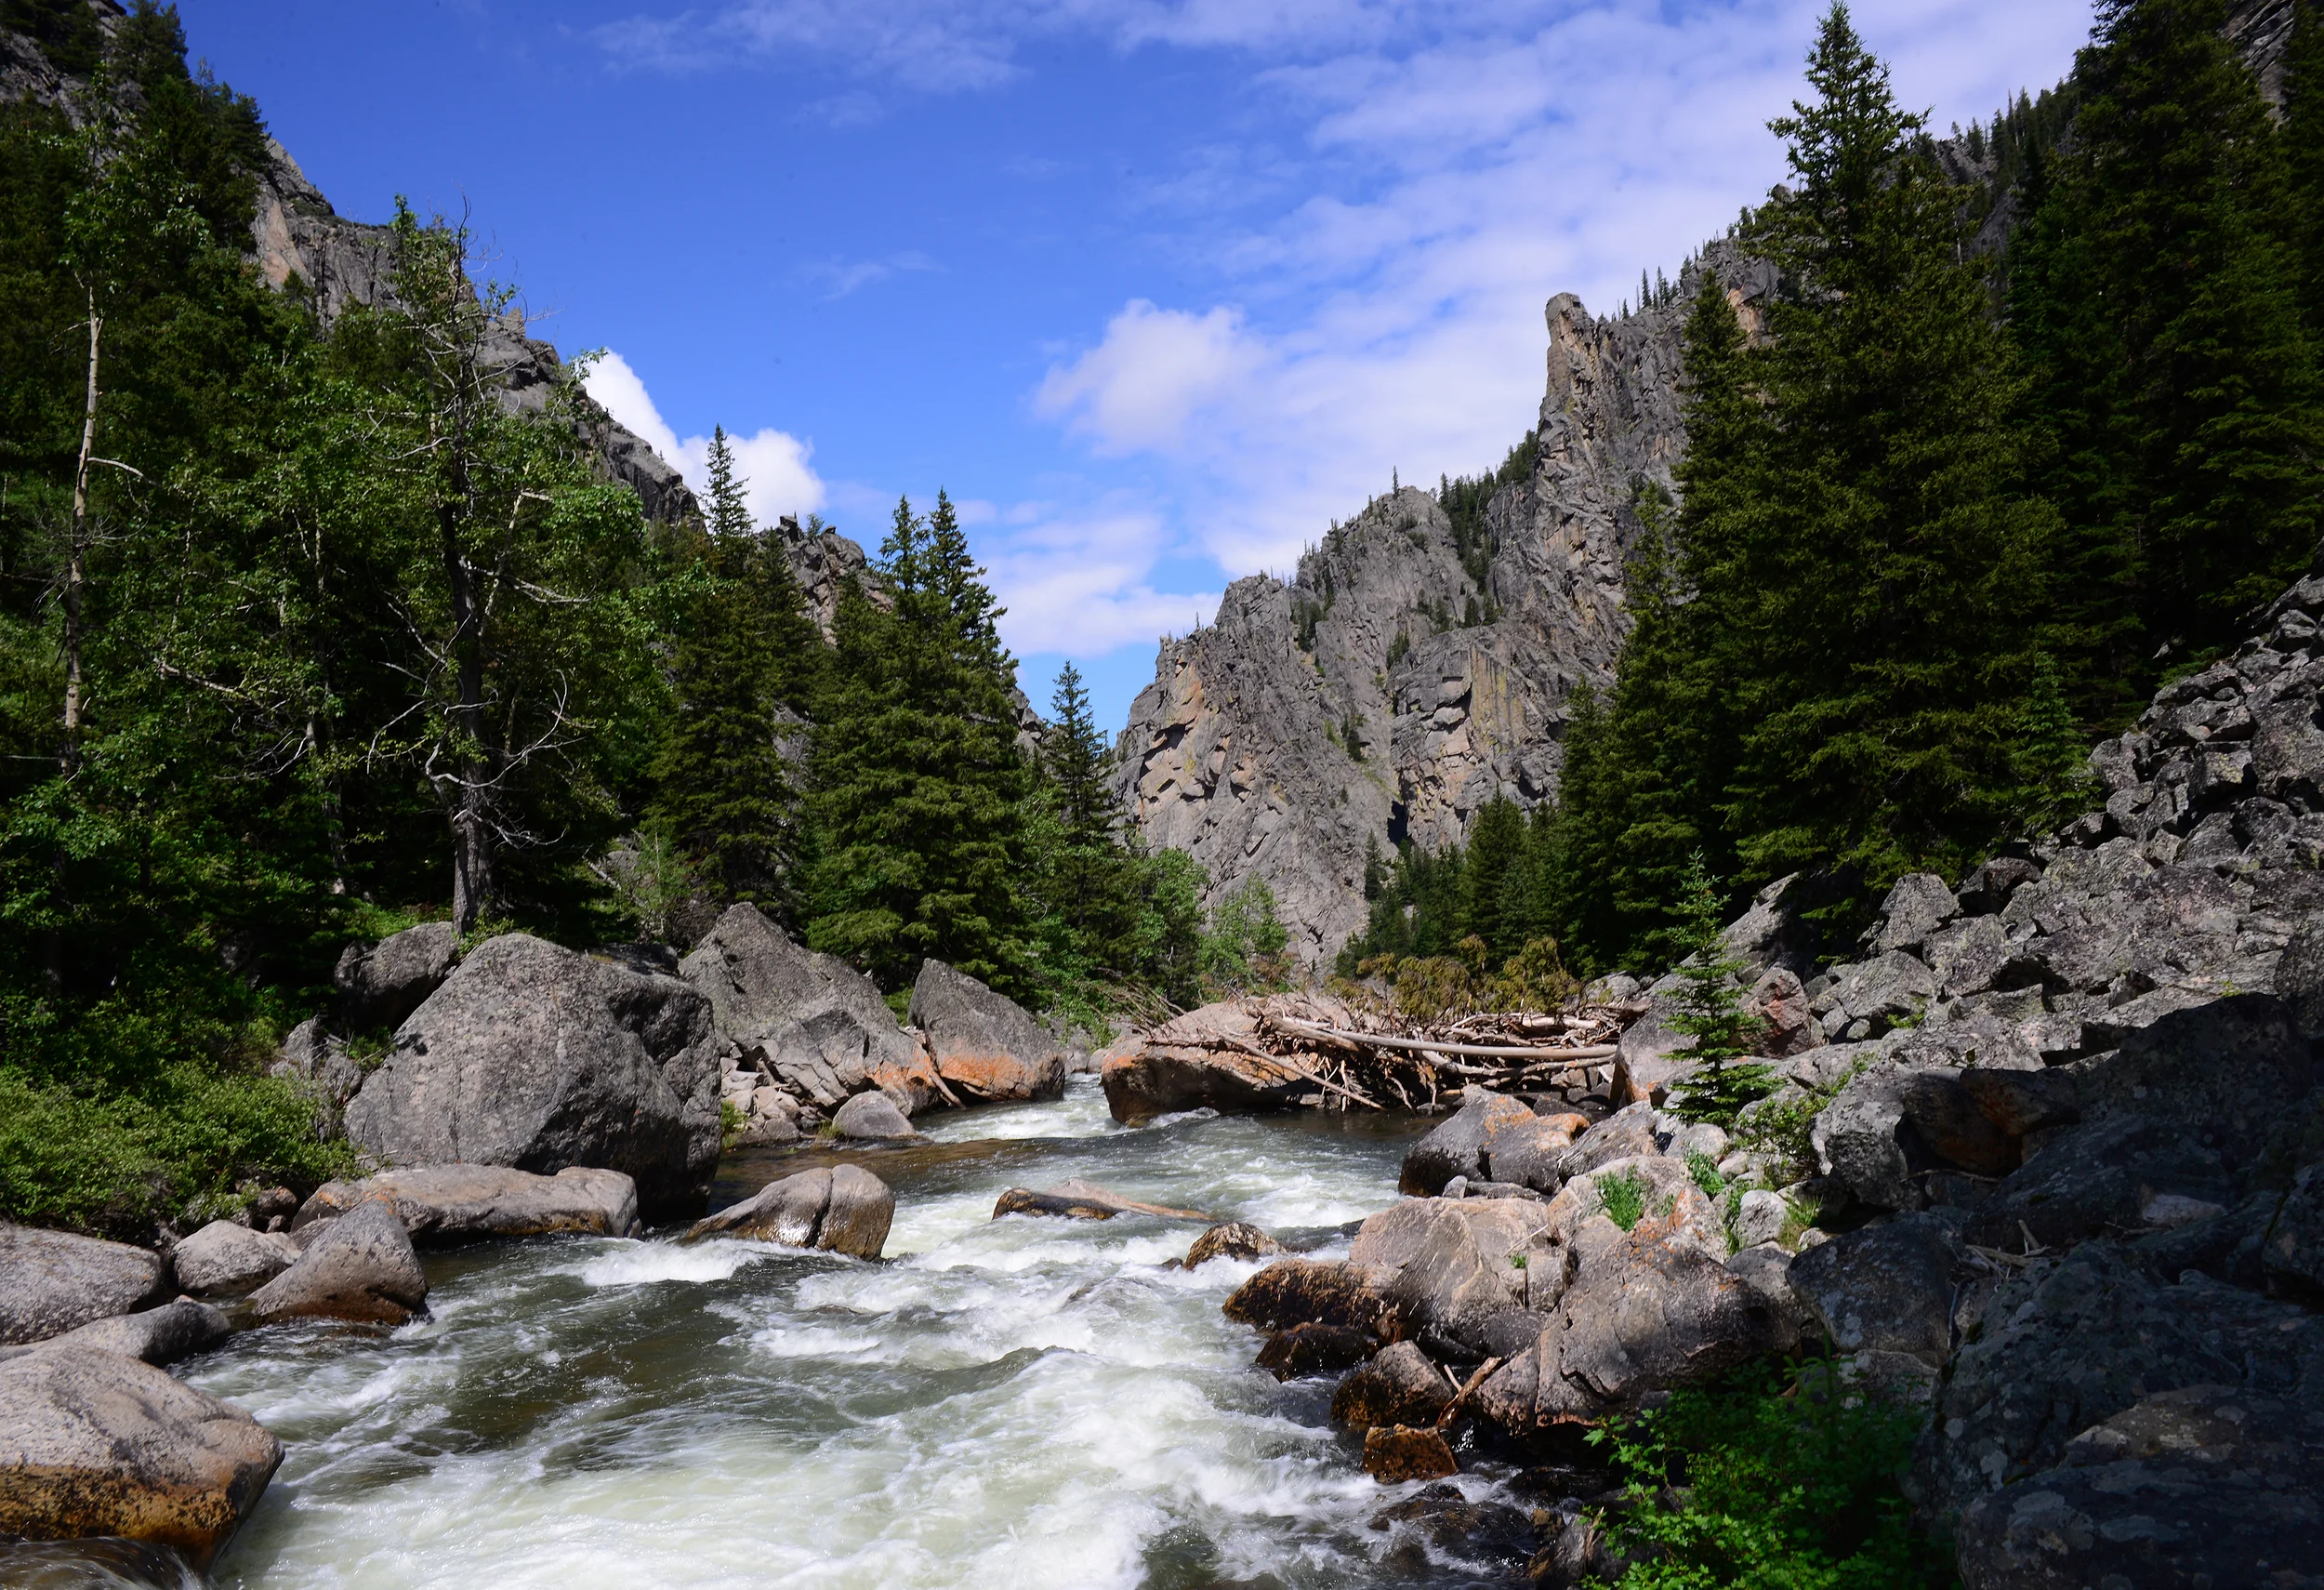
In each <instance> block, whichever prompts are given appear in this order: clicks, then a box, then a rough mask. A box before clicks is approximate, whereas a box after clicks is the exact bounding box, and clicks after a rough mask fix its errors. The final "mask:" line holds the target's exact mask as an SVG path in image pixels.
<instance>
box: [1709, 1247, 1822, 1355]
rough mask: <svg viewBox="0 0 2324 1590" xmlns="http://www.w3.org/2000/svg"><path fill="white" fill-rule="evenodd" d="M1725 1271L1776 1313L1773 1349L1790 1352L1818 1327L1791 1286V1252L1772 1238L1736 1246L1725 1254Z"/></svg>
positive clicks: (1816, 1331)
mask: <svg viewBox="0 0 2324 1590" xmlns="http://www.w3.org/2000/svg"><path fill="white" fill-rule="evenodd" d="M1727 1273H1728V1274H1729V1275H1731V1276H1734V1277H1735V1278H1736V1279H1738V1280H1740V1281H1742V1282H1743V1283H1744V1284H1745V1285H1746V1286H1748V1287H1750V1289H1751V1290H1752V1291H1753V1292H1757V1293H1759V1295H1760V1296H1761V1298H1763V1300H1764V1301H1765V1302H1766V1304H1767V1306H1768V1308H1769V1309H1770V1310H1771V1311H1772V1312H1773V1314H1774V1315H1775V1320H1776V1346H1775V1349H1774V1350H1775V1351H1776V1352H1779V1353H1789V1352H1791V1351H1793V1350H1794V1349H1796V1348H1797V1347H1798V1346H1799V1345H1800V1343H1801V1342H1802V1341H1803V1340H1805V1339H1806V1338H1808V1337H1809V1336H1810V1335H1811V1334H1815V1333H1818V1332H1819V1327H1818V1326H1817V1324H1816V1318H1815V1317H1814V1316H1813V1315H1812V1314H1811V1313H1810V1312H1809V1311H1808V1308H1807V1306H1806V1305H1804V1304H1802V1302H1801V1301H1800V1294H1799V1293H1798V1292H1796V1291H1794V1290H1793V1289H1792V1286H1791V1255H1790V1254H1789V1253H1787V1252H1784V1251H1783V1250H1782V1249H1781V1248H1779V1247H1777V1246H1776V1244H1775V1243H1773V1242H1761V1243H1755V1244H1753V1245H1752V1246H1750V1247H1748V1248H1737V1249H1736V1251H1735V1252H1732V1253H1730V1254H1728V1255H1727Z"/></svg>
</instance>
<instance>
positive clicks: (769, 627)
mask: <svg viewBox="0 0 2324 1590" xmlns="http://www.w3.org/2000/svg"><path fill="white" fill-rule="evenodd" d="M709 472H710V491H709V500H708V502H707V503H706V510H707V515H706V517H707V521H708V523H707V533H708V534H707V542H706V545H705V546H704V547H703V548H702V550H701V557H700V562H699V564H698V566H697V568H696V570H695V578H694V584H693V591H692V593H691V598H690V600H688V601H687V602H686V603H685V604H684V612H683V615H682V616H681V618H680V628H679V633H678V637H677V647H676V654H675V656H674V657H673V659H672V669H671V674H672V681H671V682H672V687H673V693H674V694H675V696H676V697H677V699H676V701H675V703H674V704H673V710H672V713H671V717H670V721H669V727H668V730H667V734H666V735H665V737H664V739H663V741H662V744H661V747H660V749H659V750H658V752H657V753H656V755H655V758H654V770H653V776H654V784H655V786H656V792H655V795H654V815H655V816H656V817H657V818H659V819H660V820H661V822H662V823H663V824H664V825H665V826H666V828H667V830H668V832H669V833H670V834H671V836H672V837H673V839H674V841H675V842H676V845H677V848H678V851H679V854H680V856H681V857H682V858H683V860H684V861H685V863H686V864H687V865H688V866H689V867H690V868H692V869H693V872H694V874H695V876H696V877H697V878H700V879H702V880H703V881H706V882H707V883H708V884H709V885H710V887H711V889H712V891H713V893H714V894H716V895H717V897H718V898H720V899H721V900H728V901H733V900H750V901H755V902H757V903H758V904H759V905H760V906H762V907H765V908H770V909H772V910H773V911H775V912H776V914H777V915H786V914H787V913H788V907H789V901H788V893H789V879H790V876H791V873H792V870H793V868H794V866H795V863H796V860H797V833H796V828H797V808H798V803H799V802H798V795H797V791H796V789H795V788H794V786H793V781H792V777H791V770H790V765H789V758H788V755H787V754H786V741H787V740H788V739H789V738H790V737H791V736H792V735H794V734H795V733H796V729H797V725H799V722H800V716H799V712H800V709H802V708H804V707H805V706H806V705H807V703H808V700H809V698H810V695H811V692H812V683H813V678H814V673H815V669H816V665H817V662H818V660H819V656H820V654H821V652H822V650H823V643H822V637H821V636H820V635H818V634H817V633H816V632H815V629H814V626H813V624H812V623H811V622H810V621H809V620H808V618H807V616H806V613H805V608H804V603H802V601H801V599H800V597H799V584H798V581H797V579H796V578H795V577H794V576H793V575H792V573H791V565H790V559H789V557H788V556H787V555H786V552H785V550H784V549H783V547H782V546H781V545H780V544H779V543H778V542H777V541H775V540H774V539H773V538H772V537H769V536H766V535H764V534H762V533H760V532H759V531H758V530H757V528H756V526H755V525H754V524H753V523H752V522H751V516H750V510H749V507H748V504H747V502H746V497H745V492H746V487H747V486H748V484H749V483H748V482H747V481H745V480H743V479H741V478H740V477H739V476H737V475H736V473H735V471H734V455H733V448H732V447H731V446H730V445H729V444H728V443H727V439H726V431H725V428H724V427H723V426H720V427H717V428H715V429H714V430H713V431H712V432H711V437H710V457H709Z"/></svg>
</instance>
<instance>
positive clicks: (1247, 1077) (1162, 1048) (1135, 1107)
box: [1098, 1000, 1315, 1125]
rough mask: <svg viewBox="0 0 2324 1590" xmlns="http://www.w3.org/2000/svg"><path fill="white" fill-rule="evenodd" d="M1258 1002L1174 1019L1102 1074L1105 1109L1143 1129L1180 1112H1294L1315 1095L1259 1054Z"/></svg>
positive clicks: (1300, 1077)
mask: <svg viewBox="0 0 2324 1590" xmlns="http://www.w3.org/2000/svg"><path fill="white" fill-rule="evenodd" d="M1260 1037H1261V1033H1260V1029H1259V1015H1258V1013H1257V1011H1256V1009H1255V1008H1254V1006H1253V1004H1252V1002H1251V1001H1249V1000H1221V1001H1220V1002H1218V1003H1216V1004H1208V1005H1203V1006H1200V1007H1198V1008H1196V1009H1195V1010H1191V1011H1188V1012H1186V1013H1185V1014H1182V1015H1177V1016H1172V1017H1171V1018H1170V1019H1169V1021H1167V1022H1164V1023H1163V1024H1162V1025H1161V1026H1160V1027H1155V1029H1154V1030H1153V1031H1151V1032H1149V1033H1147V1034H1145V1035H1144V1037H1143V1038H1142V1039H1141V1040H1138V1041H1137V1042H1136V1043H1135V1044H1134V1045H1129V1046H1126V1047H1124V1048H1123V1049H1121V1050H1119V1051H1117V1052H1116V1053H1114V1054H1113V1055H1112V1056H1111V1057H1109V1058H1108V1059H1107V1060H1106V1061H1105V1062H1104V1063H1103V1065H1102V1066H1101V1067H1099V1069H1098V1079H1099V1080H1100V1082H1101V1083H1102V1084H1103V1087H1104V1089H1105V1106H1106V1108H1107V1109H1109V1110H1111V1111H1112V1112H1113V1115H1114V1119H1115V1120H1120V1121H1127V1122H1129V1123H1131V1124H1133V1125H1134V1124H1136V1123H1138V1122H1140V1121H1145V1120H1153V1119H1154V1118H1155V1116H1157V1115H1169V1114H1173V1113H1175V1112H1177V1111H1180V1110H1191V1109H1215V1110H1220V1111H1222V1112H1225V1113H1229V1114H1244V1113H1250V1114H1256V1113H1260V1112H1263V1111H1268V1110H1277V1109H1287V1108H1290V1107H1291V1106H1295V1105H1296V1104H1298V1102H1299V1101H1300V1100H1301V1098H1302V1097H1304V1096H1306V1095H1307V1094H1309V1093H1314V1091H1315V1082H1314V1078H1313V1077H1311V1076H1309V1075H1308V1074H1307V1073H1306V1072H1305V1071H1303V1070H1301V1068H1300V1067H1297V1066H1294V1065H1291V1064H1289V1063H1288V1062H1287V1061H1283V1060H1277V1059H1274V1058H1272V1057H1270V1056H1269V1055H1267V1054H1266V1053H1264V1052H1263V1051H1261V1049H1260V1048H1259V1047H1258V1040H1259V1038H1260Z"/></svg>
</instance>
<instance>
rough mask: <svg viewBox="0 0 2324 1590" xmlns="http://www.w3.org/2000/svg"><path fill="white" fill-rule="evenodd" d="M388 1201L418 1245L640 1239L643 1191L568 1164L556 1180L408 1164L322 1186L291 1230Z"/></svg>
mask: <svg viewBox="0 0 2324 1590" xmlns="http://www.w3.org/2000/svg"><path fill="white" fill-rule="evenodd" d="M370 1199H384V1200H385V1201H386V1202H387V1203H388V1205H389V1206H390V1208H392V1209H393V1210H394V1211H395V1215H396V1218H397V1219H398V1220H401V1221H402V1222H403V1229H404V1230H405V1231H407V1232H409V1233H410V1234H411V1238H412V1239H413V1240H414V1241H415V1242H460V1241H469V1240H474V1239H481V1238H488V1237H545V1236H548V1235H550V1234H551V1233H554V1232H560V1231H578V1232H583V1233H586V1234H587V1235H589V1236H592V1237H634V1236H636V1235H637V1233H638V1189H637V1186H636V1185H635V1184H634V1183H632V1182H631V1181H630V1179H629V1178H628V1177H627V1176H625V1175H623V1174H622V1173H620V1172H619V1171H600V1170H593V1169H589V1168H588V1167H586V1166H580V1165H570V1166H567V1167H566V1168H565V1169H564V1170H561V1171H560V1172H558V1173H556V1174H555V1175H553V1176H536V1175H534V1174H533V1173H531V1172H529V1171H512V1170H509V1169H508V1167H506V1166H502V1165H410V1166H406V1167H404V1168H403V1169H402V1170H395V1171H382V1172H380V1173H378V1174H377V1175H376V1176H369V1177H366V1178H364V1179H363V1180H362V1181H360V1182H325V1183H324V1185H323V1186H320V1187H317V1188H316V1189H315V1190H314V1193H313V1195H312V1196H310V1198H309V1199H307V1201H306V1202H305V1203H304V1204H302V1205H300V1206H299V1211H298V1215H297V1220H296V1221H295V1222H294V1229H296V1228H297V1227H299V1226H310V1225H312V1224H313V1223H314V1222H316V1221H318V1220H328V1219H333V1218H336V1217H337V1216H338V1215H342V1214H345V1213H346V1212H348V1211H349V1210H350V1209H353V1208H354V1207H355V1206H356V1205H357V1204H359V1203H363V1202H366V1201H368V1200H370Z"/></svg>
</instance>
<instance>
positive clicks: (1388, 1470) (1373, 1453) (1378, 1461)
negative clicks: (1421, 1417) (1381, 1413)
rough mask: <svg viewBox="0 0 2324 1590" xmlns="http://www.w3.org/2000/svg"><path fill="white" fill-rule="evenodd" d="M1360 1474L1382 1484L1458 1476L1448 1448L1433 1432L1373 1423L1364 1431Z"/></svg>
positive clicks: (1443, 1440)
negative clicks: (1362, 1459) (1451, 1475)
mask: <svg viewBox="0 0 2324 1590" xmlns="http://www.w3.org/2000/svg"><path fill="white" fill-rule="evenodd" d="M1364 1472H1365V1473H1366V1474H1368V1475H1370V1476H1371V1477H1373V1478H1374V1479H1377V1480H1379V1481H1380V1483H1381V1484H1382V1485H1401V1484H1403V1483H1404V1482H1405V1481H1406V1480H1409V1479H1440V1478H1442V1477H1444V1476H1446V1475H1448V1474H1459V1472H1460V1464H1458V1463H1456V1462H1455V1461H1453V1452H1452V1448H1451V1447H1450V1446H1448V1445H1446V1441H1445V1438H1444V1436H1443V1435H1442V1434H1441V1433H1440V1432H1438V1431H1436V1430H1433V1429H1414V1428H1412V1427H1411V1426H1409V1425H1405V1424H1375V1425H1373V1426H1372V1427H1371V1428H1370V1429H1368V1430H1367V1431H1365V1432H1364Z"/></svg>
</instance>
